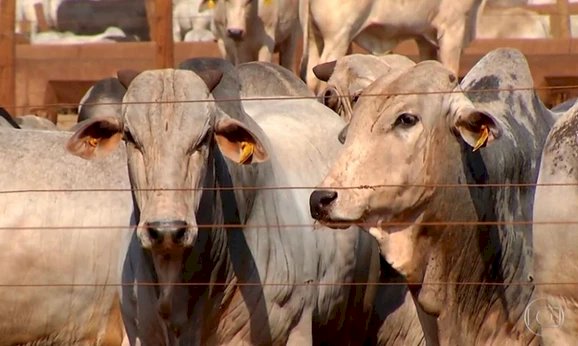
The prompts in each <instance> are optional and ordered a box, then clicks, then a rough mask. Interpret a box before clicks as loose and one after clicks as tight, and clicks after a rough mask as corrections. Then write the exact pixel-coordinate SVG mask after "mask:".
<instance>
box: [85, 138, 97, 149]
mask: <svg viewBox="0 0 578 346" xmlns="http://www.w3.org/2000/svg"><path fill="white" fill-rule="evenodd" d="M86 143H87V144H88V145H90V146H91V147H93V148H96V146H97V145H98V139H96V138H94V137H88V138H87V139H86Z"/></svg>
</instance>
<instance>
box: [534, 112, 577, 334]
mask: <svg viewBox="0 0 578 346" xmlns="http://www.w3.org/2000/svg"><path fill="white" fill-rule="evenodd" d="M577 133H578V105H577V104H575V105H574V106H573V107H572V108H570V109H569V110H568V111H567V112H566V113H565V114H564V115H563V116H562V117H560V118H559V119H558V120H557V121H556V124H555V125H554V127H553V128H552V130H551V131H550V134H549V135H548V139H547V140H546V144H545V146H544V152H543V154H542V162H541V166H540V175H539V176H538V186H537V188H536V196H535V202H534V222H535V223H534V229H533V231H534V234H533V236H534V239H533V240H534V255H535V258H534V277H535V280H536V283H538V284H539V285H537V286H536V294H535V300H534V301H533V303H532V305H531V313H532V317H535V316H536V314H538V313H539V314H540V316H541V317H542V319H543V324H544V328H542V330H541V335H542V341H543V344H544V345H575V344H576V343H577V341H578V310H577V308H578V294H577V292H576V281H577V278H578V268H577V267H576V263H577V261H578V255H577V254H576V248H577V246H578V232H576V223H577V221H578V218H577V217H576V210H577V207H578V185H577V184H576V183H577V182H578V177H577V175H576V172H578V160H577V158H576V150H577V149H578V148H577V147H578V144H577V143H578V136H577Z"/></svg>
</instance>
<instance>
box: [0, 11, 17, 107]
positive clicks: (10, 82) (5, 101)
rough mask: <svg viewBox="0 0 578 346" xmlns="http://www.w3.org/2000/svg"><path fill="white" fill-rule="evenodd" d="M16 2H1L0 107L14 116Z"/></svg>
mask: <svg viewBox="0 0 578 346" xmlns="http://www.w3.org/2000/svg"><path fill="white" fill-rule="evenodd" d="M15 20H16V0H0V106H2V107H4V108H6V110H7V111H8V112H10V113H12V114H14V107H13V106H14V105H15V104H16V100H15V99H14V97H15V94H16V93H15V87H16V70H15V55H16V41H15V38H14V27H15V24H16V22H15Z"/></svg>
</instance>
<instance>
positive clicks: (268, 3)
mask: <svg viewBox="0 0 578 346" xmlns="http://www.w3.org/2000/svg"><path fill="white" fill-rule="evenodd" d="M263 3H264V4H265V5H271V4H272V3H273V0H263Z"/></svg>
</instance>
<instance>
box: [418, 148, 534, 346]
mask: <svg viewBox="0 0 578 346" xmlns="http://www.w3.org/2000/svg"><path fill="white" fill-rule="evenodd" d="M448 161H451V160H448ZM454 162H455V160H454ZM498 162H499V161H498ZM460 164H462V165H463V167H462V168H461V169H457V170H449V171H454V172H456V171H461V174H460V176H461V178H458V182H461V183H468V184H480V183H493V181H490V177H499V176H504V175H503V174H500V173H502V172H501V170H503V167H498V168H497V171H495V172H488V171H485V169H486V167H485V163H484V158H482V157H481V155H480V154H479V152H478V153H472V151H471V148H469V147H466V146H464V147H463V148H462V161H461V163H460ZM480 167H483V169H484V171H483V173H484V174H480ZM453 168H454V169H455V168H458V167H453ZM449 179H451V178H449ZM448 182H452V181H451V180H449V181H443V183H448ZM455 182H456V181H453V183H455ZM519 190H520V188H510V187H469V188H441V189H438V191H437V193H436V194H435V196H434V201H433V203H432V204H433V205H434V206H435V207H434V209H433V211H432V212H430V213H429V215H428V220H426V221H440V220H442V221H449V222H464V223H469V222H472V221H474V222H475V221H482V222H496V221H497V222H501V221H507V220H505V219H504V210H501V209H500V208H503V207H500V205H501V203H507V202H506V201H504V200H503V198H504V197H503V196H509V195H511V194H519V193H520V191H519ZM488 206H492V207H490V208H488ZM425 233H427V234H436V235H437V236H438V238H437V239H435V240H434V246H433V249H432V252H431V256H430V261H429V262H428V266H427V267H428V268H427V269H426V273H425V281H430V282H450V283H451V282H469V283H486V285H476V284H450V285H424V286H423V288H422V292H421V293H420V298H422V299H424V298H425V299H427V298H426V297H429V298H434V300H437V301H438V302H440V303H441V302H445V303H443V304H438V305H437V307H438V308H439V310H438V314H439V318H438V328H439V331H440V339H441V341H442V343H445V342H446V341H447V342H448V343H449V344H454V343H458V344H460V343H464V342H465V343H467V344H478V343H479V342H488V341H490V340H492V339H494V341H496V340H501V341H505V340H507V339H516V340H518V342H519V341H521V340H524V341H531V340H532V339H533V338H534V335H533V334H531V333H529V331H528V329H527V327H526V326H525V324H524V316H523V313H524V312H523V309H524V307H525V306H526V304H527V303H528V302H529V300H530V297H531V294H532V290H533V289H532V287H531V286H528V285H523V286H521V285H519V284H516V285H512V286H506V285H489V284H488V283H507V282H515V283H520V282H522V283H525V281H527V279H528V275H530V273H529V267H528V263H526V257H525V251H526V246H525V242H524V239H523V237H522V234H521V231H520V230H519V226H517V227H516V228H514V226H513V225H511V224H509V225H470V224H468V225H459V226H458V225H450V226H445V227H443V228H441V229H440V228H437V229H433V228H430V229H428V230H426V231H425ZM434 305H436V304H434ZM456 326H459V327H458V328H456Z"/></svg>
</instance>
